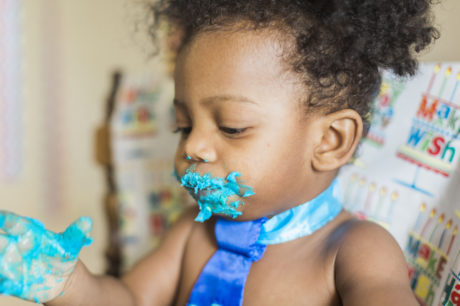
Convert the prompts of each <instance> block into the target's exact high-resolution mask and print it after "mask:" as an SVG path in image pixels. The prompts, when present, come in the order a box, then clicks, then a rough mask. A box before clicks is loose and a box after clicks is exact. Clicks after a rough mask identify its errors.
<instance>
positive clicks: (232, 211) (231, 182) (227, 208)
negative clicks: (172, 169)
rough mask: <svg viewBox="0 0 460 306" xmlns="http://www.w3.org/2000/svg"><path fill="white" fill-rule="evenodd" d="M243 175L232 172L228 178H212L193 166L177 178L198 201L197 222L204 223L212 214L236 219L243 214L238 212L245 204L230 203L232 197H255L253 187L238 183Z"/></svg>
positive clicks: (237, 201) (240, 202)
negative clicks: (200, 172) (198, 171)
mask: <svg viewBox="0 0 460 306" xmlns="http://www.w3.org/2000/svg"><path fill="white" fill-rule="evenodd" d="M240 176H241V174H240V173H238V172H231V173H229V174H228V175H227V177H226V178H221V177H212V176H211V174H210V173H206V174H203V175H200V174H199V173H197V172H196V171H195V166H193V165H192V166H191V167H190V168H188V169H187V170H186V171H185V175H184V176H182V177H179V176H178V175H177V172H176V178H177V180H178V181H179V182H180V183H181V185H182V186H184V187H185V188H187V190H188V191H189V192H190V194H191V195H192V196H193V197H194V198H195V199H196V200H197V202H198V206H199V207H200V213H199V214H198V216H197V217H196V218H195V221H199V222H203V221H205V220H207V219H209V218H210V217H211V216H212V214H223V215H227V216H230V217H232V218H236V217H237V216H239V215H241V214H242V213H241V212H240V211H238V210H237V208H238V207H240V206H241V205H243V204H244V202H243V201H242V200H235V201H230V198H231V197H235V196H237V197H238V198H245V197H249V196H251V195H254V194H255V193H254V191H253V190H252V188H251V187H249V186H246V185H242V184H240V183H239V182H238V181H237V178H238V177H240Z"/></svg>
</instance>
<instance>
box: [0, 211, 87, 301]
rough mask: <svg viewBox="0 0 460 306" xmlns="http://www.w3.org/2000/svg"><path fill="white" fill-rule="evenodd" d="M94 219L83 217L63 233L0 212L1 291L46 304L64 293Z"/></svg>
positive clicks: (85, 243)
mask: <svg viewBox="0 0 460 306" xmlns="http://www.w3.org/2000/svg"><path fill="white" fill-rule="evenodd" d="M91 228H92V221H91V219H90V218H88V217H81V218H79V219H78V220H77V221H75V222H74V223H72V224H71V225H70V226H69V227H68V228H67V229H66V230H65V231H64V232H63V233H54V232H52V231H49V230H47V229H45V227H44V225H43V224H42V223H41V222H40V221H38V220H34V219H31V218H27V217H21V216H18V215H15V214H13V213H10V212H5V211H0V294H4V295H12V296H16V297H19V298H21V299H24V300H29V301H35V302H36V303H44V302H47V301H50V300H52V299H54V298H55V297H57V296H59V295H60V294H63V293H64V292H63V291H64V287H65V285H66V282H67V280H68V278H69V276H70V274H71V273H72V271H73V269H74V268H75V265H76V263H77V260H78V255H79V253H80V250H81V248H82V247H83V246H86V245H89V244H90V243H91V242H92V239H91V238H90V237H89V234H90V232H91Z"/></svg>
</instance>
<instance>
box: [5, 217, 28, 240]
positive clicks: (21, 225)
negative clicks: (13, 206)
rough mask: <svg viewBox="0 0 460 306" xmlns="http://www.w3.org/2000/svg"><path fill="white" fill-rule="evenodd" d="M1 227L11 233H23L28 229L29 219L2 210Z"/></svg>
mask: <svg viewBox="0 0 460 306" xmlns="http://www.w3.org/2000/svg"><path fill="white" fill-rule="evenodd" d="M0 229H2V230H3V231H5V232H6V233H7V234H9V235H14V236H16V235H21V234H23V233H25V231H26V229H27V219H26V218H24V217H21V216H19V215H16V214H14V213H12V212H8V211H0Z"/></svg>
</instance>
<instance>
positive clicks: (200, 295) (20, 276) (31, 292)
mask: <svg viewBox="0 0 460 306" xmlns="http://www.w3.org/2000/svg"><path fill="white" fill-rule="evenodd" d="M151 10H152V14H153V15H154V18H153V20H154V22H153V24H152V32H153V33H154V32H155V31H156V29H157V28H158V26H159V25H160V24H162V22H167V23H168V25H169V27H168V28H169V29H170V30H171V32H172V33H170V34H171V35H175V36H176V37H177V38H178V39H179V41H180V44H179V45H178V46H177V50H174V52H176V54H177V56H176V59H175V61H176V64H175V72H174V80H175V97H174V102H173V103H174V110H175V118H176V125H177V130H176V132H178V133H180V136H181V137H180V141H179V144H178V147H177V153H176V156H175V174H176V176H177V178H178V180H179V181H180V183H181V184H182V185H183V186H184V187H185V188H187V190H188V191H189V192H190V193H191V194H192V196H193V197H194V198H195V199H196V201H197V205H196V207H193V208H191V209H189V210H188V211H186V212H185V213H184V215H183V216H182V217H181V218H180V220H179V221H178V222H177V223H176V224H175V225H174V226H173V227H172V229H171V230H170V232H169V233H168V234H167V235H166V236H165V237H164V239H163V241H162V243H161V245H160V246H159V247H158V248H157V249H156V250H155V251H153V252H152V253H151V254H149V255H147V256H146V257H145V258H144V259H143V260H141V261H140V262H139V263H138V264H137V265H136V266H135V267H134V268H133V269H132V270H131V271H130V272H128V273H127V274H126V275H124V276H123V278H122V279H121V281H119V280H116V279H114V278H111V277H107V276H95V275H92V274H91V273H89V272H88V271H87V270H86V268H85V266H84V265H83V264H82V263H81V262H79V261H78V259H77V258H78V252H79V250H80V248H81V247H82V246H83V245H86V244H88V243H89V242H90V241H89V240H90V238H89V231H90V228H91V223H90V221H89V220H88V219H85V218H83V219H80V220H78V221H77V222H76V223H75V224H73V225H72V226H71V227H69V229H68V230H67V231H66V232H64V233H62V234H54V233H51V232H49V231H46V230H45V229H44V227H43V225H41V224H40V223H39V222H38V221H34V220H31V219H27V218H23V217H19V216H17V215H14V214H12V213H7V212H3V213H2V214H0V225H1V227H2V228H3V230H4V231H5V234H2V235H1V236H0V254H1V255H0V256H1V257H0V258H2V260H1V261H0V291H1V292H3V293H4V294H10V295H15V296H18V297H20V298H23V299H29V300H35V301H37V302H45V303H46V304H47V305H123V306H127V305H171V304H174V305H200V306H201V305H230V306H231V305H355V306H356V305H417V301H416V299H415V297H414V295H413V294H412V292H411V289H410V286H409V279H408V272H407V267H406V263H405V260H404V256H403V254H402V252H401V250H400V248H399V246H398V245H397V243H396V242H395V241H394V239H393V238H392V237H391V235H390V234H389V233H387V232H386V231H385V230H384V229H383V228H381V227H380V226H378V225H376V224H373V223H370V222H365V221H359V220H357V219H355V218H354V217H353V216H352V215H351V214H350V213H349V212H347V211H345V210H343V209H342V207H341V204H340V201H339V195H338V193H339V191H338V188H337V183H336V181H335V177H336V176H337V173H338V171H339V169H340V168H341V167H342V166H343V165H345V164H346V163H347V162H348V161H349V160H350V158H352V157H353V154H354V152H355V150H356V148H357V146H358V143H359V140H360V138H361V135H362V134H363V133H365V132H366V130H367V127H368V123H367V120H366V118H368V113H369V110H370V102H371V100H372V98H373V97H374V96H375V95H376V93H377V92H378V89H379V85H380V72H381V70H382V69H390V70H393V71H394V72H395V73H396V74H398V75H402V76H403V75H412V74H414V73H415V71H416V67H417V62H416V60H415V59H414V55H415V53H418V52H420V51H421V50H423V49H424V48H425V47H426V46H428V45H429V44H430V43H431V42H432V40H433V39H435V38H436V37H437V36H438V32H437V31H436V29H434V28H433V27H432V26H431V22H430V1H429V0H410V1H401V0H388V1H379V0H310V1H308V0H304V1H301V0H205V1H189V0H163V1H159V2H157V3H156V4H154V5H152V6H151ZM38 246H40V247H38ZM12 254H13V255H15V256H16V257H15V256H13V255H12ZM18 256H19V257H18Z"/></svg>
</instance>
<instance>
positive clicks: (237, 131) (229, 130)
mask: <svg viewBox="0 0 460 306" xmlns="http://www.w3.org/2000/svg"><path fill="white" fill-rule="evenodd" d="M219 129H220V130H221V131H222V132H224V133H225V134H228V135H237V134H241V133H243V132H245V131H246V130H247V128H241V129H236V128H229V127H220V128H219ZM191 132H192V128H191V127H178V128H176V129H175V130H174V131H173V133H175V134H177V133H180V134H182V135H188V134H190V133H191Z"/></svg>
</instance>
